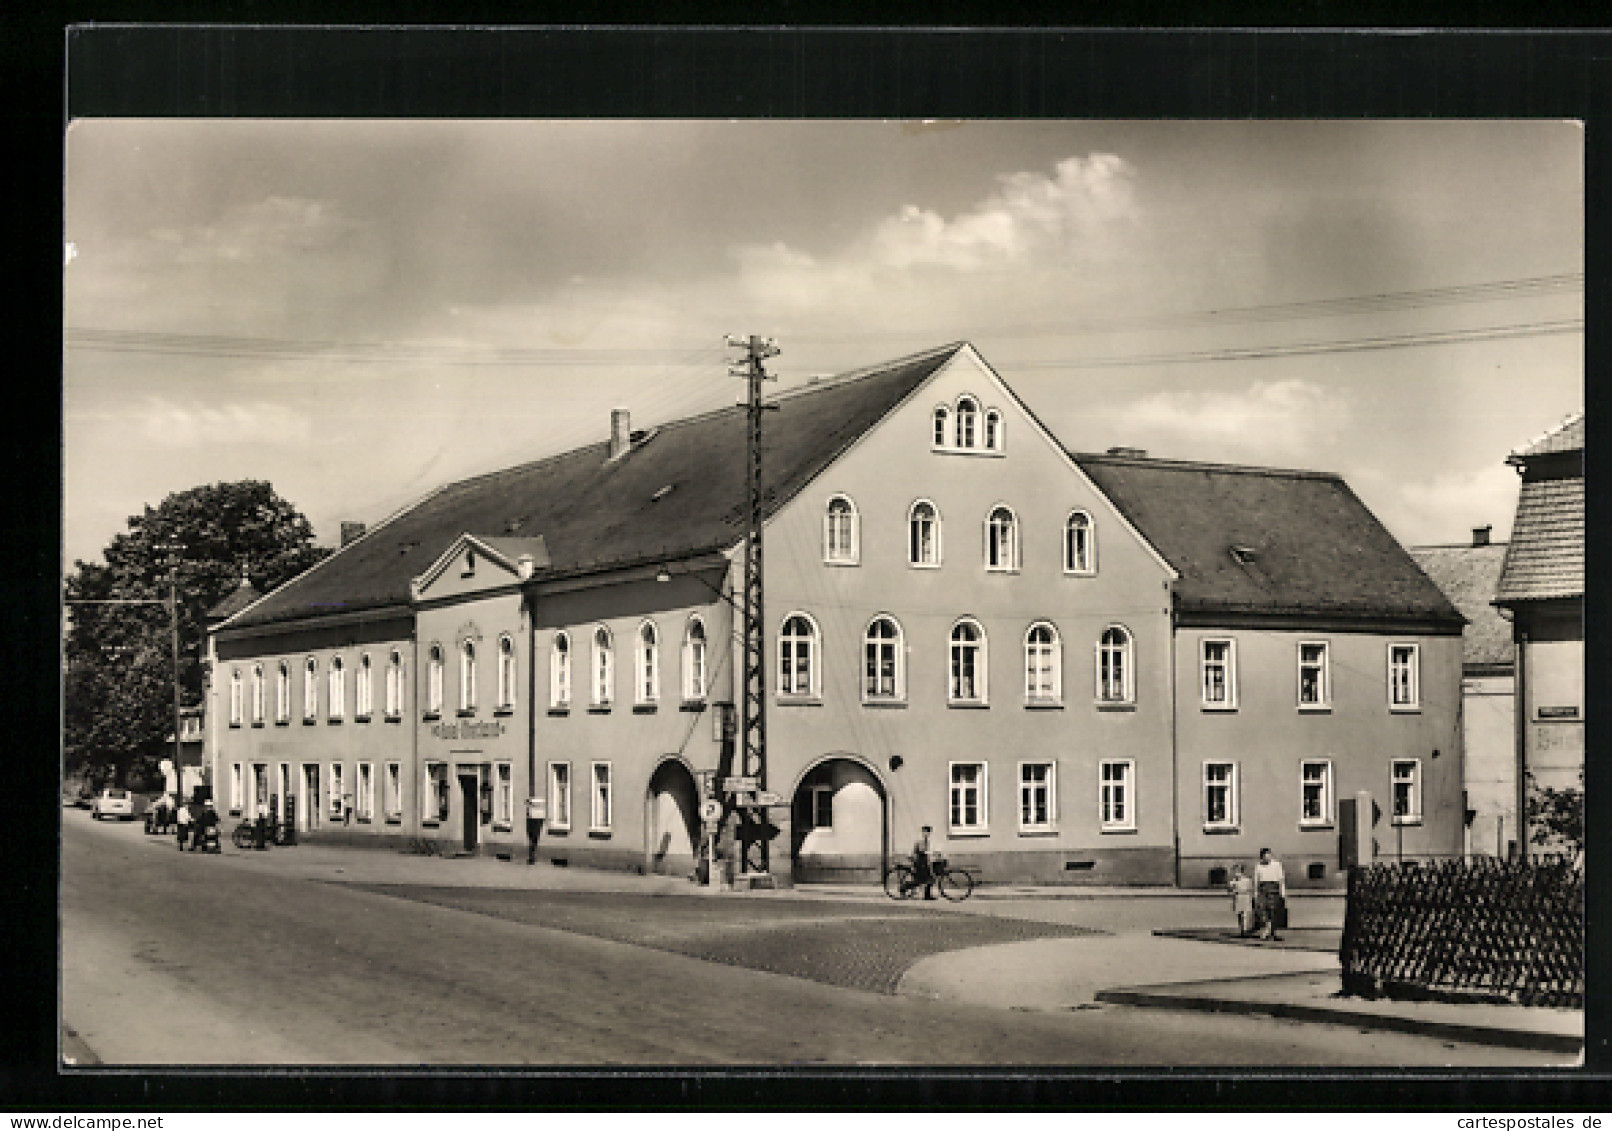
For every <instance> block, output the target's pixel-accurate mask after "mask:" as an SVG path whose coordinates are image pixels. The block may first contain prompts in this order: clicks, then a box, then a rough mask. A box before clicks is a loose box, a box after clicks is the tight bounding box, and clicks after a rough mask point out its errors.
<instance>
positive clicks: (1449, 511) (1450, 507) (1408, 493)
mask: <svg viewBox="0 0 1612 1131" xmlns="http://www.w3.org/2000/svg"><path fill="white" fill-rule="evenodd" d="M1517 484H1518V479H1517V473H1516V472H1515V471H1513V470H1512V469H1511V468H1510V467H1508V466H1506V465H1505V464H1503V463H1499V462H1498V461H1492V462H1491V463H1490V464H1489V465H1488V466H1485V467H1483V468H1482V469H1480V470H1478V471H1451V472H1445V473H1444V474H1441V475H1435V476H1433V477H1432V478H1430V479H1424V480H1419V481H1416V480H1413V481H1409V482H1405V483H1402V484H1400V485H1399V489H1398V491H1397V492H1395V495H1396V496H1397V500H1396V502H1397V505H1395V506H1394V511H1395V519H1396V521H1401V522H1403V523H1404V528H1405V529H1407V530H1427V531H1430V532H1433V534H1432V537H1433V538H1435V539H1436V540H1437V541H1440V542H1462V541H1465V540H1466V539H1467V538H1468V537H1469V536H1470V535H1471V532H1472V528H1473V527H1475V526H1493V527H1494V532H1493V535H1492V537H1493V538H1494V540H1495V541H1496V542H1503V541H1505V540H1506V539H1508V538H1510V536H1511V535H1510V533H1509V531H1510V530H1511V521H1512V518H1513V516H1514V514H1515V512H1516V509H1517V489H1518V488H1517Z"/></svg>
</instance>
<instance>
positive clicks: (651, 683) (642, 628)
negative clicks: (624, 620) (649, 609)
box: [633, 620, 660, 703]
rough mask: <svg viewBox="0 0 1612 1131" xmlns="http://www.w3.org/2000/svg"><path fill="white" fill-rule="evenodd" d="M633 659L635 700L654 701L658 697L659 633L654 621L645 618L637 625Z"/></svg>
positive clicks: (641, 701) (640, 701)
mask: <svg viewBox="0 0 1612 1131" xmlns="http://www.w3.org/2000/svg"><path fill="white" fill-rule="evenodd" d="M635 660H636V662H635V664H634V668H633V674H634V676H635V678H634V680H633V686H634V688H635V691H634V694H635V695H636V696H637V702H639V703H654V702H655V701H657V700H658V699H659V698H660V633H659V632H657V631H656V630H655V622H654V621H650V620H646V621H645V622H644V623H643V624H641V625H639V626H638V652H637V654H636V656H635Z"/></svg>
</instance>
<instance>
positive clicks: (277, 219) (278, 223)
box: [150, 196, 362, 263]
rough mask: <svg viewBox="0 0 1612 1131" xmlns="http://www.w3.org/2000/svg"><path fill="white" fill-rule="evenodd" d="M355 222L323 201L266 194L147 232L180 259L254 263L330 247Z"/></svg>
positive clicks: (345, 234) (199, 261)
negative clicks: (213, 217)
mask: <svg viewBox="0 0 1612 1131" xmlns="http://www.w3.org/2000/svg"><path fill="white" fill-rule="evenodd" d="M360 227H362V225H360V224H359V223H358V222H357V221H355V220H348V219H345V218H343V217H340V216H338V215H336V213H335V212H334V211H333V210H332V209H331V208H330V206H329V205H328V204H326V203H325V202H324V201H320V200H310V199H308V198H306V197H291V196H268V197H265V198H264V199H262V200H257V201H253V202H251V203H247V204H240V205H237V206H235V207H233V208H231V209H230V210H229V211H227V212H226V213H224V215H223V216H221V217H220V218H219V219H218V221H217V222H216V223H213V224H202V225H195V226H193V227H191V228H190V229H188V230H186V231H184V232H175V231H174V230H173V229H171V228H157V229H153V230H152V231H151V232H150V237H151V238H152V239H153V240H155V241H157V242H159V243H167V244H176V245H178V246H179V247H180V248H181V250H180V252H179V261H180V262H187V263H201V262H210V261H223V262H228V263H254V262H257V261H259V260H261V259H263V258H265V257H272V258H279V257H283V256H285V255H287V254H288V253H289V254H301V253H307V252H313V251H320V250H323V249H326V248H329V247H332V246H333V245H335V244H338V243H340V242H341V241H342V240H343V239H344V238H346V237H347V236H348V235H350V234H351V233H353V232H355V231H357V230H358V229H359V228H360Z"/></svg>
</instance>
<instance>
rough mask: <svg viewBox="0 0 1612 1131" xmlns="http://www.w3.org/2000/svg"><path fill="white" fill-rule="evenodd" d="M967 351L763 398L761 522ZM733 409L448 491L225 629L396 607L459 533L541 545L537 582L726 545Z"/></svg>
mask: <svg viewBox="0 0 1612 1131" xmlns="http://www.w3.org/2000/svg"><path fill="white" fill-rule="evenodd" d="M967 348H969V347H968V346H967V345H966V343H961V342H958V343H953V344H951V345H947V346H943V347H940V348H939V349H933V350H928V351H926V352H924V353H920V354H914V355H912V356H910V357H905V358H901V359H899V360H896V361H892V362H888V363H885V364H883V365H880V366H877V367H874V368H871V369H864V370H857V371H855V372H853V373H848V374H843V375H841V376H840V377H838V378H832V379H829V380H826V381H822V382H820V383H816V384H811V385H807V386H804V387H802V388H799V389H796V390H790V391H788V392H784V393H781V394H779V395H778V396H777V397H775V398H772V403H775V404H776V405H777V406H778V410H777V411H776V412H769V413H768V414H767V417H766V424H765V427H764V429H763V436H764V441H763V455H762V470H763V490H764V493H765V499H766V503H765V505H766V509H767V511H768V513H771V512H772V511H775V510H776V509H777V508H778V507H780V506H782V505H783V504H784V503H786V502H788V501H789V499H790V498H792V497H793V496H794V494H795V493H796V492H797V491H799V490H800V489H801V488H802V487H804V486H805V485H806V483H807V482H809V481H810V480H811V479H812V477H813V476H815V475H816V474H817V473H818V472H819V471H821V470H822V469H823V468H824V467H826V466H827V465H828V464H829V463H830V462H831V461H833V460H834V459H835V458H836V457H837V456H838V455H839V454H840V453H841V452H842V451H843V450H844V449H845V448H846V447H847V446H848V445H849V444H850V443H851V442H852V441H854V440H855V439H856V438H857V437H859V436H861V435H862V434H863V433H864V432H866V431H867V430H868V429H869V428H871V427H872V426H873V425H874V424H876V423H877V422H878V421H879V420H881V419H883V418H884V417H885V416H886V415H887V414H888V413H889V412H891V411H892V410H893V409H894V408H895V407H896V406H897V405H898V404H900V403H901V402H902V401H903V400H904V399H905V398H906V397H907V396H908V395H909V394H911V393H912V392H913V391H914V390H916V389H917V388H918V387H919V386H920V385H922V384H923V383H924V381H926V380H927V379H928V378H929V377H930V376H932V375H933V374H934V373H935V372H936V371H937V370H938V369H940V367H941V366H942V365H944V364H945V363H946V362H947V361H949V360H951V358H952V357H953V356H955V355H956V354H957V353H958V352H959V351H960V350H963V349H967ZM745 421H746V412H745V409H744V407H743V406H742V405H741V406H735V407H733V408H724V409H720V410H718V411H715V412H711V413H707V414H704V415H702V416H696V417H691V418H688V419H685V420H676V421H672V422H670V423H666V424H662V425H660V426H659V427H657V428H650V429H646V430H644V432H642V433H634V435H635V436H636V437H637V440H636V442H635V443H634V444H633V446H632V448H631V449H630V450H629V451H628V453H627V454H625V455H623V456H621V457H619V458H617V459H614V460H612V459H609V458H608V457H609V450H610V446H609V443H608V441H605V442H600V443H597V444H591V445H589V446H587V447H584V448H578V449H576V450H574V451H569V452H565V453H563V454H561V455H557V456H553V457H550V458H547V459H541V460H537V461H534V462H532V463H527V464H522V465H520V466H518V467H512V468H508V469H506V470H503V471H496V472H492V473H491V474H487V475H479V476H476V477H474V478H471V479H465V480H462V481H460V482H458V483H452V484H449V485H448V486H446V487H443V488H441V489H439V490H437V491H435V492H433V493H432V494H431V495H429V496H427V497H426V498H425V499H423V500H421V501H420V502H418V503H416V504H414V505H413V506H412V507H409V508H406V509H405V510H403V511H402V512H400V513H399V514H397V515H395V516H393V517H392V518H391V519H388V520H387V521H386V522H384V523H381V524H379V525H377V526H375V527H373V528H372V529H370V530H369V531H368V533H366V534H365V535H364V536H363V537H361V538H358V539H357V540H355V541H353V542H351V543H350V544H348V545H347V546H345V547H343V548H342V549H341V550H339V551H338V552H337V553H335V554H333V555H332V556H331V557H329V558H327V559H325V560H324V561H323V562H321V563H320V564H318V565H316V566H314V567H313V568H312V569H310V570H308V571H307V572H306V573H304V574H302V575H300V576H298V577H296V578H294V579H293V580H291V581H290V582H287V583H286V584H285V585H283V586H281V587H280V588H279V589H277V590H275V591H274V592H273V593H271V594H269V596H267V597H266V598H264V599H263V600H262V601H260V602H259V603H258V604H257V605H255V606H253V607H252V608H250V609H248V610H247V611H246V612H245V613H244V614H241V615H239V616H237V617H236V618H235V619H234V620H233V621H231V622H230V624H229V626H228V627H230V628H238V627H247V626H252V625H260V624H268V623H274V622H279V621H287V620H296V619H301V618H305V617H311V616H318V615H321V614H330V613H339V612H353V611H360V610H378V609H382V608H387V607H401V606H405V605H407V603H408V600H409V582H410V580H411V579H412V578H413V577H415V576H416V575H418V574H421V573H423V572H424V571H425V570H426V569H427V568H429V567H430V566H431V564H432V563H433V562H434V561H435V560H436V558H437V557H438V555H440V554H441V553H442V552H443V551H444V550H445V549H447V547H448V545H449V544H450V543H451V542H452V541H453V540H454V539H455V538H457V537H458V536H459V535H460V534H462V533H470V534H474V535H477V536H479V537H486V536H491V537H494V538H501V537H505V536H508V535H511V534H514V533H516V532H518V533H519V534H520V535H521V536H522V537H528V536H532V535H541V536H542V538H543V541H544V544H545V546H546V547H547V550H548V554H549V557H550V562H549V568H548V569H546V570H543V571H541V573H540V574H539V576H540V577H545V578H546V577H566V576H573V575H580V574H586V573H593V572H599V571H602V570H607V569H611V568H616V567H620V566H627V565H631V564H634V563H653V562H657V561H663V560H666V561H670V560H678V559H680V558H687V557H691V556H696V555H699V554H702V553H708V552H711V551H720V550H725V549H727V548H729V547H731V546H733V545H735V544H737V543H738V542H739V541H740V540H741V539H742V538H743V536H744V529H745V506H746V502H745V499H746V491H745V474H746V468H745V463H746V455H745V448H746V444H745V436H746V423H745Z"/></svg>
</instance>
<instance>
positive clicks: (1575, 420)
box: [1507, 412, 1584, 463]
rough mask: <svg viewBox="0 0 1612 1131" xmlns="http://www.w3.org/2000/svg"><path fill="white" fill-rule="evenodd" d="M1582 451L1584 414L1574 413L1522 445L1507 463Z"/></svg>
mask: <svg viewBox="0 0 1612 1131" xmlns="http://www.w3.org/2000/svg"><path fill="white" fill-rule="evenodd" d="M1583 450H1584V413H1583V412H1575V413H1573V414H1572V415H1571V416H1569V417H1568V418H1567V419H1566V420H1564V421H1562V422H1561V423H1560V424H1558V425H1556V427H1554V428H1552V429H1551V430H1550V431H1548V432H1546V433H1545V434H1544V435H1543V436H1541V437H1539V438H1538V439H1537V440H1532V441H1530V442H1529V443H1527V444H1524V445H1523V446H1522V447H1521V448H1519V449H1517V450H1516V451H1515V452H1513V453H1512V454H1511V458H1510V459H1509V460H1507V462H1508V463H1512V462H1517V461H1520V460H1525V459H1532V458H1533V457H1534V456H1543V455H1550V454H1551V453H1553V452H1579V451H1583Z"/></svg>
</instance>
